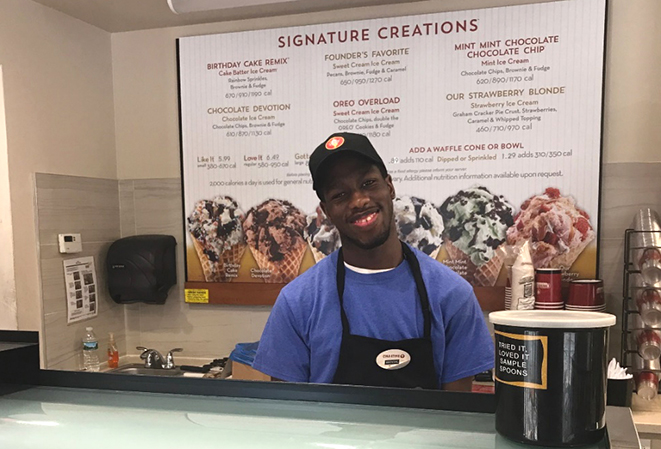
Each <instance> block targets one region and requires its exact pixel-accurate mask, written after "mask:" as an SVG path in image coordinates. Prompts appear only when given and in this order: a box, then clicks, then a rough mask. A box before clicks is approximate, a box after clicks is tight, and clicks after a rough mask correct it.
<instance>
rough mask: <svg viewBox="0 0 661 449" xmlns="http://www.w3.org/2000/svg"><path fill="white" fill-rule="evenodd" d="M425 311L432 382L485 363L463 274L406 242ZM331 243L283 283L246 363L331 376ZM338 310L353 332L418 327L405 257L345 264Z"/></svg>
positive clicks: (414, 330) (288, 377) (294, 375)
mask: <svg viewBox="0 0 661 449" xmlns="http://www.w3.org/2000/svg"><path fill="white" fill-rule="evenodd" d="M414 253H415V256H416V257H417V258H418V260H419V262H420V269H421V271H422V278H423V280H424V282H425V286H426V287H427V294H428V296H429V302H430V305H431V312H432V329H431V337H432V346H433V352H434V366H435V368H436V374H437V379H438V387H439V388H440V387H441V386H442V385H443V384H446V383H449V382H454V381H456V380H459V379H463V378H465V377H468V376H472V375H475V374H477V373H480V372H482V371H486V370H488V369H491V368H493V365H494V350H493V342H492V340H491V337H490V335H489V331H488V330H487V327H486V324H485V322H484V316H483V314H482V311H481V309H480V306H479V304H478V302H477V299H476V298H475V294H474V293H473V288H472V287H471V286H470V284H469V283H468V282H466V281H465V280H464V279H463V278H461V277H460V276H459V275H457V274H456V273H455V272H453V271H452V270H450V269H449V268H447V267H446V266H444V265H443V264H441V263H439V262H437V261H435V260H433V259H432V258H431V257H429V256H427V255H426V254H424V253H422V252H421V251H418V250H414ZM337 255H338V253H337V251H336V252H334V253H332V254H331V255H330V256H328V257H325V258H324V259H323V260H321V261H320V262H319V263H317V264H316V265H314V266H313V267H312V268H310V269H309V270H307V271H306V272H305V273H303V274H302V275H301V276H299V277H297V278H296V279H294V280H293V281H292V282H290V283H289V284H288V285H287V286H285V287H284V288H283V289H282V291H281V292H280V295H279V296H278V299H277V301H276V303H275V306H274V307H273V310H272V311H271V315H270V316H269V319H268V321H267V323H266V326H265V328H264V332H263V333H262V337H261V339H260V342H259V348H258V350H257V355H256V356H255V361H254V363H253V368H255V369H256V370H259V371H261V372H263V373H265V374H267V375H270V376H272V377H275V378H278V379H282V380H285V381H289V382H316V383H332V381H333V377H334V376H335V370H336V369H337V363H338V360H339V356H340V344H341V342H342V321H341V318H340V302H339V298H338V294H337V286H336V283H335V279H336V272H337V268H336V267H337ZM344 310H345V312H346V314H347V318H348V320H349V326H350V328H351V329H350V330H351V333H352V334H353V335H361V336H365V337H371V338H378V339H381V340H404V339H409V338H421V337H422V336H423V335H424V320H423V316H422V309H421V306H420V299H419V296H418V293H417V289H416V286H415V281H414V279H413V274H412V273H411V268H410V266H409V264H408V262H406V261H403V262H402V263H401V264H400V265H399V266H397V267H396V268H395V269H393V270H390V271H386V272H382V273H372V274H360V273H357V272H355V271H352V270H349V269H347V270H346V281H345V289H344Z"/></svg>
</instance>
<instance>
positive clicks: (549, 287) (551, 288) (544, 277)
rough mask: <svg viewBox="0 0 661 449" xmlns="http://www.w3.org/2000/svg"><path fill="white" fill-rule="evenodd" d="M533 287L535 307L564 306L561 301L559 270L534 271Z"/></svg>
mask: <svg viewBox="0 0 661 449" xmlns="http://www.w3.org/2000/svg"><path fill="white" fill-rule="evenodd" d="M535 286H536V289H535V293H536V295H535V305H537V304H539V305H540V306H543V305H550V306H557V305H561V304H564V302H563V300H562V270H560V269H559V268H538V269H537V270H535ZM560 308H562V307H560Z"/></svg>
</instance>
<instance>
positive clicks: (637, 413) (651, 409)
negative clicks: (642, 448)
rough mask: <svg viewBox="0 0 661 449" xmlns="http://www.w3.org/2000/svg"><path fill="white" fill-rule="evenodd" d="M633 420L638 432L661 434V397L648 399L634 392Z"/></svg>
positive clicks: (632, 403) (632, 400) (632, 402)
mask: <svg viewBox="0 0 661 449" xmlns="http://www.w3.org/2000/svg"><path fill="white" fill-rule="evenodd" d="M631 411H632V414H633V422H634V424H635V425H636V429H637V430H638V433H641V434H657V435H658V434H661V397H659V396H658V395H657V396H656V397H655V398H654V399H652V400H651V401H648V400H646V399H641V398H640V397H638V395H636V394H634V395H633V397H632V399H631Z"/></svg>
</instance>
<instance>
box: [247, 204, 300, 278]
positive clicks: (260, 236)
mask: <svg viewBox="0 0 661 449" xmlns="http://www.w3.org/2000/svg"><path fill="white" fill-rule="evenodd" d="M305 225H306V219H305V214H303V212H301V211H300V210H299V209H298V208H296V207H295V206H294V205H293V204H292V203H290V202H289V201H285V200H278V199H269V200H266V201H264V202H263V203H261V204H259V205H258V206H255V207H253V208H252V209H250V210H249V211H248V213H247V214H246V218H245V220H244V222H243V229H244V232H245V235H246V240H247V242H248V247H249V248H250V252H251V253H252V255H253V257H254V259H255V261H256V262H257V265H258V266H259V270H253V273H252V276H253V277H256V278H259V279H261V280H263V281H264V282H267V283H286V282H290V281H292V280H293V279H294V278H295V277H296V276H298V272H299V269H300V267H301V261H302V260H303V255H304V254H305V251H306V249H307V242H306V241H305V239H304V238H303V233H304V228H305Z"/></svg>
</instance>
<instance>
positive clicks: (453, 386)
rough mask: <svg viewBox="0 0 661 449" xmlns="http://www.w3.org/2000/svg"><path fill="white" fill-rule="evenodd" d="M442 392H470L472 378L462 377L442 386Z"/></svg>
mask: <svg viewBox="0 0 661 449" xmlns="http://www.w3.org/2000/svg"><path fill="white" fill-rule="evenodd" d="M442 389H443V390H448V391H472V389H473V376H469V377H464V378H463V379H459V380H455V381H454V382H448V383H446V384H443V387H442Z"/></svg>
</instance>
